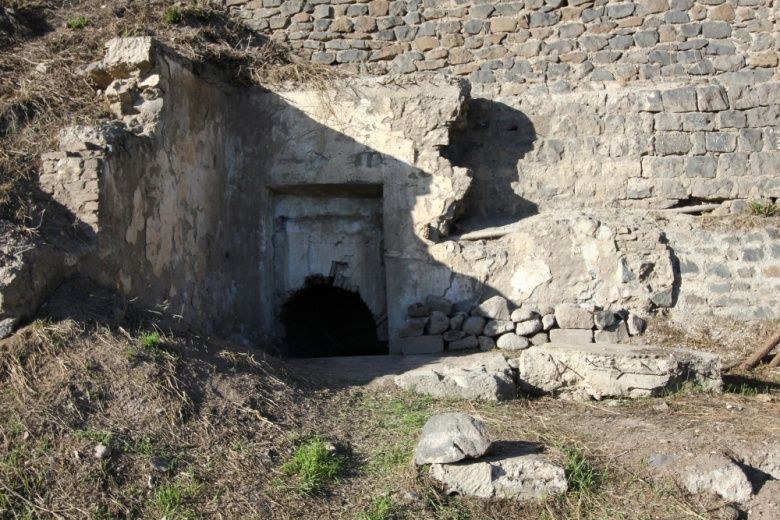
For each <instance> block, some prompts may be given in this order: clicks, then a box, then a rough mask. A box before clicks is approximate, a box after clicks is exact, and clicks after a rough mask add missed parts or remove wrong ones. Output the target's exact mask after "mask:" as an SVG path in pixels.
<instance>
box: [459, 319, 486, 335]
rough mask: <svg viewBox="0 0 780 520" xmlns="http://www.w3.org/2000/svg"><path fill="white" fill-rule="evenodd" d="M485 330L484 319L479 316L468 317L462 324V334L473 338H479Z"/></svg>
mask: <svg viewBox="0 0 780 520" xmlns="http://www.w3.org/2000/svg"><path fill="white" fill-rule="evenodd" d="M484 329H485V318H482V317H481V316H469V317H468V318H466V321H464V322H463V332H465V333H466V334H471V335H474V336H479V335H481V334H482V331H483V330H484Z"/></svg>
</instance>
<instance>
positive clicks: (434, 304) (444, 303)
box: [425, 296, 452, 315]
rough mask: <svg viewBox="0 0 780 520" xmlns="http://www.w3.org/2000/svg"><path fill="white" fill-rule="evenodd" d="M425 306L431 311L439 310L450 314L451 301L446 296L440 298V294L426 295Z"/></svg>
mask: <svg viewBox="0 0 780 520" xmlns="http://www.w3.org/2000/svg"><path fill="white" fill-rule="evenodd" d="M425 306H426V307H428V308H429V309H430V310H431V311H439V312H443V313H444V314H447V315H449V314H452V302H451V301H449V300H448V299H447V298H442V297H440V296H427V297H426V298H425Z"/></svg>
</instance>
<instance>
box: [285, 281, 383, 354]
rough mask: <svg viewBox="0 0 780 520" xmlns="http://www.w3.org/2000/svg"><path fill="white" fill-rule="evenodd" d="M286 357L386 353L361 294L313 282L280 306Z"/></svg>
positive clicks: (328, 284)
mask: <svg viewBox="0 0 780 520" xmlns="http://www.w3.org/2000/svg"><path fill="white" fill-rule="evenodd" d="M281 321H282V324H283V325H284V328H285V334H286V343H287V354H288V356H289V357H294V358H296V357H297V358H301V357H329V356H365V355H376V354H387V345H384V344H382V343H380V342H379V340H378V339H377V334H376V321H375V320H374V316H373V314H372V313H371V310H369V308H368V306H367V305H366V304H365V302H364V301H363V299H362V298H361V297H360V294H358V293H357V292H353V291H350V290H347V289H344V288H341V287H335V286H333V285H331V284H330V283H327V282H325V283H312V282H311V280H307V285H306V286H305V287H303V288H302V289H298V290H297V291H295V292H294V293H293V294H292V295H291V296H290V297H289V298H288V299H287V301H286V302H285V303H284V305H282V312H281Z"/></svg>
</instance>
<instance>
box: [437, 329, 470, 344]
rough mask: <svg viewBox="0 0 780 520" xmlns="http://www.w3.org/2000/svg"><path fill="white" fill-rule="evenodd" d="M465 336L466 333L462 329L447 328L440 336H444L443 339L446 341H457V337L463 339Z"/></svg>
mask: <svg viewBox="0 0 780 520" xmlns="http://www.w3.org/2000/svg"><path fill="white" fill-rule="evenodd" d="M465 337H466V333H465V332H463V331H462V330H448V331H447V332H445V333H444V334H442V338H444V341H446V342H447V343H452V342H453V341H458V340H459V339H463V338H465Z"/></svg>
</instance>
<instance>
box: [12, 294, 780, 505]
mask: <svg viewBox="0 0 780 520" xmlns="http://www.w3.org/2000/svg"><path fill="white" fill-rule="evenodd" d="M77 296H79V298H77ZM43 316H44V319H42V320H40V321H37V322H34V323H33V324H31V325H30V326H28V327H26V328H25V329H23V330H22V331H21V332H20V333H18V334H17V335H16V336H14V337H12V338H10V339H8V340H5V341H3V342H2V343H1V344H0V517H2V518H5V517H11V518H13V517H17V516H18V517H24V516H28V517H42V518H84V517H94V518H108V517H110V518H130V517H132V518H161V517H162V516H164V515H165V516H166V517H167V518H188V517H207V518H281V519H288V518H289V519H293V518H370V519H373V518H408V519H423V518H426V519H427V518H436V519H441V518H451V519H462V518H473V519H493V518H518V517H522V518H543V519H549V520H552V519H561V520H562V519H570V518H573V519H590V518H593V519H596V518H610V519H613V518H625V519H643V518H647V519H650V518H664V519H670V520H671V519H681V518H698V519H701V518H724V517H725V515H726V513H727V511H726V510H725V509H724V504H723V503H722V502H720V501H718V500H714V499H711V498H707V497H691V496H688V495H687V494H686V493H684V492H683V491H682V490H681V489H680V488H679V487H677V486H675V485H674V484H672V483H671V482H670V481H665V480H659V479H657V478H656V477H655V476H653V475H652V474H651V472H650V471H649V470H648V468H647V467H645V466H643V465H642V464H641V463H640V460H641V459H642V458H643V457H646V456H647V454H648V453H654V452H655V451H656V450H677V451H678V452H683V451H684V450H689V449H694V450H700V449H703V448H702V446H699V445H705V444H706V449H710V446H719V445H721V444H722V443H727V442H729V440H730V439H733V438H735V434H736V433H738V432H740V428H741V426H742V425H743V424H744V422H745V421H747V422H749V423H750V424H754V425H756V427H755V428H754V429H753V430H752V431H751V432H749V435H750V438H753V439H766V438H769V437H771V436H772V435H776V434H777V433H778V428H780V423H778V421H777V419H776V417H778V415H777V414H776V408H777V405H776V404H772V403H764V402H763V401H762V402H759V401H758V399H757V397H758V396H755V395H752V394H751V393H737V394H727V395H724V396H720V397H718V396H710V395H701V394H697V393H682V394H679V395H674V396H668V397H667V398H666V401H667V402H668V403H669V406H670V410H669V412H667V413H666V415H663V416H662V415H659V413H658V412H656V411H654V409H653V406H654V405H655V404H656V403H657V402H658V401H657V400H644V401H638V402H633V403H621V404H620V405H619V406H617V407H610V406H608V405H607V404H605V403H595V404H593V403H585V404H581V403H569V402H562V401H556V400H552V399H548V398H544V399H531V400H526V399H518V400H515V401H511V402H508V403H502V404H491V403H469V402H457V401H446V400H434V399H431V398H425V397H420V396H414V395H410V394H407V393H403V392H401V391H399V390H397V389H391V388H387V387H382V388H376V389H363V388H334V387H328V386H327V385H325V384H323V383H319V382H317V381H316V380H314V377H315V375H313V374H309V373H305V374H304V373H302V374H295V373H291V372H290V370H289V369H288V368H287V367H286V365H285V364H284V363H282V362H281V361H278V360H275V359H273V358H270V357H266V356H264V355H262V354H261V353H259V352H257V351H247V350H244V349H240V348H237V347H236V346H234V345H230V344H227V343H222V342H215V341H211V340H209V339H208V338H199V337H195V336H177V335H174V334H171V333H170V332H166V331H165V330H161V329H159V328H157V327H155V324H154V322H153V321H152V320H151V319H150V316H151V315H149V314H145V313H142V312H139V311H137V310H134V309H133V308H132V307H130V306H128V305H126V304H125V303H124V302H123V301H121V300H120V299H118V298H117V297H115V296H113V295H111V294H109V293H105V292H100V291H97V290H95V289H94V288H91V287H89V286H87V287H85V286H83V285H81V284H78V283H74V284H73V285H70V286H66V287H65V288H64V289H63V290H62V291H60V292H59V293H58V295H57V296H56V297H55V298H54V299H52V300H51V301H50V302H49V303H47V305H46V306H45V308H44V309H43ZM777 386H778V385H774V386H773V388H772V389H771V390H770V391H771V392H773V393H776V392H777V390H776V387H777ZM727 404H730V405H732V408H731V409H732V412H726V405H727ZM760 407H768V408H760ZM738 409H742V410H744V411H742V412H739V413H737V412H736V410H738ZM453 410H458V411H464V412H467V413H470V414H473V415H475V416H477V417H480V418H481V419H482V420H484V421H485V422H486V424H487V425H488V429H489V431H490V432H491V435H492V437H493V438H494V439H496V440H510V441H511V440H523V441H531V442H541V443H542V444H544V445H545V446H546V447H547V452H548V455H549V456H550V457H552V458H553V459H556V460H559V461H561V462H565V463H566V465H567V467H568V469H569V471H570V476H571V478H572V479H573V481H574V480H577V481H578V482H579V485H578V486H572V490H571V491H570V492H569V493H567V494H566V495H564V496H562V497H559V498H555V499H549V500H544V501H541V502H531V503H523V504H519V503H516V502H512V501H502V500H477V499H468V498H463V497H451V496H447V495H446V494H444V493H442V492H441V491H440V490H439V489H438V488H437V486H436V485H434V484H433V483H432V482H431V481H430V480H429V479H428V478H427V472H426V469H425V468H416V467H414V466H413V465H412V463H411V455H412V452H413V450H414V446H415V444H416V442H417V439H418V436H419V433H420V430H421V428H422V426H423V424H424V423H425V421H426V420H427V419H428V417H430V416H431V415H432V414H434V413H439V412H443V411H453ZM724 414H728V415H724ZM759 417H763V418H764V419H763V420H761V421H759V420H758V418H759ZM759 425H760V427H759ZM699 429H702V430H706V431H708V432H710V434H709V435H708V436H707V437H706V438H703V437H702V436H701V435H700V434H698V433H697V431H698V430H699ZM740 435H741V437H745V434H743V433H740ZM313 438H321V439H323V440H324V441H328V442H332V443H333V444H334V445H335V446H336V447H337V453H338V457H339V460H340V461H343V464H341V468H340V469H339V471H338V475H337V476H336V478H335V480H328V481H327V482H324V483H323V484H322V485H321V486H320V487H318V489H317V490H316V491H311V490H309V491H308V492H307V490H305V489H302V488H301V483H300V481H299V478H298V477H296V476H290V475H289V474H288V473H289V471H287V472H286V471H285V468H286V467H287V468H289V464H288V463H289V462H290V461H291V460H294V457H295V453H299V451H298V448H299V447H300V446H306V445H307V443H308V442H309V441H310V440H311V439H313ZM659 439H670V440H671V444H663V445H659ZM697 443H698V444H697ZM97 444H103V445H105V446H108V447H109V448H110V450H111V453H110V455H109V456H108V457H106V458H104V459H97V458H95V457H94V456H93V451H94V448H95V446H96V445H97ZM158 459H160V460H161V461H162V462H163V463H164V465H166V466H167V467H168V470H167V471H159V470H157V469H153V467H152V462H153V461H155V463H156V464H157V465H159V462H160V460H158ZM383 512H384V513H383ZM380 513H381V515H380ZM377 515H380V516H377ZM382 515H384V516H382Z"/></svg>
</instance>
